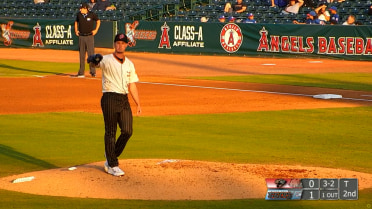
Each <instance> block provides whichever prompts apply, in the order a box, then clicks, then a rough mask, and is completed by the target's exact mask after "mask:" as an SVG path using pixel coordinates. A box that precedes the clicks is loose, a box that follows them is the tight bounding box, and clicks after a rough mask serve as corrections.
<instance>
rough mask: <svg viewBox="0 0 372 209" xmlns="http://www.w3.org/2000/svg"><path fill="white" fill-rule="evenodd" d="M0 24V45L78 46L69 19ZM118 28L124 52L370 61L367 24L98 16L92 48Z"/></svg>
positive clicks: (109, 41) (106, 43) (107, 41)
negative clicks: (126, 19)
mask: <svg viewBox="0 0 372 209" xmlns="http://www.w3.org/2000/svg"><path fill="white" fill-rule="evenodd" d="M0 24H1V29H2V36H1V37H0V47H18V48H48V49H51V48H52V49H67V50H77V49H78V37H77V36H76V35H75V32H74V20H46V19H39V20H37V19H36V20H35V19H0ZM117 31H119V32H124V33H126V34H127V35H128V37H129V38H130V39H131V40H132V42H131V44H130V47H128V49H127V50H128V51H138V52H156V53H177V54H207V55H210V54H217V55H235V56H260V57H288V56H304V57H309V56H310V57H329V58H338V59H347V60H368V61H371V60H372V26H342V25H295V24H243V23H237V24H234V23H230V24H229V23H225V24H223V23H201V22H151V21H140V22H138V21H134V22H123V21H118V22H108V21H102V24H101V28H100V30H99V33H98V34H97V35H96V36H95V44H96V47H104V48H112V46H113V37H114V35H115V34H116V32H117Z"/></svg>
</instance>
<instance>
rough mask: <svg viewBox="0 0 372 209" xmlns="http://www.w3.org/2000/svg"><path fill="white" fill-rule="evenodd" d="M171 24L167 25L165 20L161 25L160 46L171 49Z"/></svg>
mask: <svg viewBox="0 0 372 209" xmlns="http://www.w3.org/2000/svg"><path fill="white" fill-rule="evenodd" d="M169 29H170V28H169V26H168V25H167V23H166V22H164V25H163V26H161V37H160V42H159V46H158V48H163V47H164V46H165V48H167V49H170V48H171V46H170V41H169V34H168V32H169Z"/></svg>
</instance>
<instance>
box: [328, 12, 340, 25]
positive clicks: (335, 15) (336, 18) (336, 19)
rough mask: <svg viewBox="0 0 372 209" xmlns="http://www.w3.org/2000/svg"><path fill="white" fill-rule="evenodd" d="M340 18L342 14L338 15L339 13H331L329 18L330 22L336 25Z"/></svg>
mask: <svg viewBox="0 0 372 209" xmlns="http://www.w3.org/2000/svg"><path fill="white" fill-rule="evenodd" d="M339 19H340V16H338V14H333V15H331V18H330V19H329V22H331V23H332V24H335V25H336V24H338V23H339Z"/></svg>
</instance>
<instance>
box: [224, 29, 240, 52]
mask: <svg viewBox="0 0 372 209" xmlns="http://www.w3.org/2000/svg"><path fill="white" fill-rule="evenodd" d="M220 42H221V46H222V48H223V49H224V50H225V51H226V52H229V53H234V52H236V51H238V50H239V48H240V46H241V45H242V43H243V35H242V30H241V29H240V27H239V26H238V25H236V24H234V23H229V24H226V25H225V26H224V27H223V28H222V30H221V34H220Z"/></svg>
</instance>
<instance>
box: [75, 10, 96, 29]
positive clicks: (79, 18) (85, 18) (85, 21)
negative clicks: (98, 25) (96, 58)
mask: <svg viewBox="0 0 372 209" xmlns="http://www.w3.org/2000/svg"><path fill="white" fill-rule="evenodd" d="M98 20H99V18H98V16H97V15H96V14H95V13H93V12H88V13H87V14H85V15H83V14H81V12H79V13H78V14H77V15H76V20H75V21H76V22H78V23H79V32H80V33H82V34H88V33H91V32H92V31H93V29H94V22H96V21H98Z"/></svg>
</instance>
